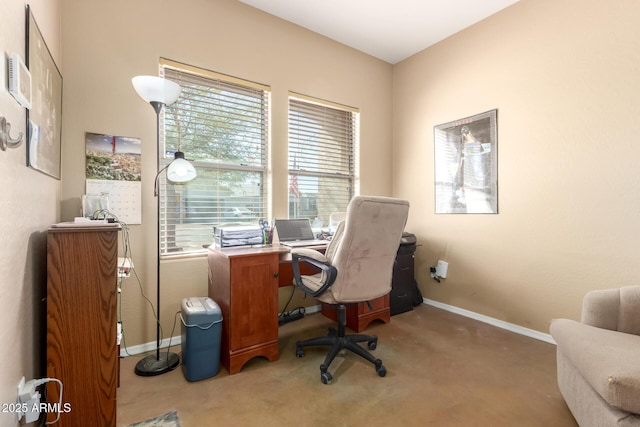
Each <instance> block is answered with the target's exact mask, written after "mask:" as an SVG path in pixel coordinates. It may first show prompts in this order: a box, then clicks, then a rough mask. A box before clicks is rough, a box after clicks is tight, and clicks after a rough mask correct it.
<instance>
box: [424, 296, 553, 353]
mask: <svg viewBox="0 0 640 427" xmlns="http://www.w3.org/2000/svg"><path fill="white" fill-rule="evenodd" d="M422 301H423V302H424V304H427V305H430V306H433V307H436V308H440V309H442V310H446V311H450V312H451V313H455V314H459V315H461V316H465V317H469V318H471V319H474V320H478V321H480V322H484V323H488V324H490V325H493V326H497V327H498V328H502V329H506V330H507V331H511V332H515V333H516V334H520V335H525V336H527V337H530V338H535V339H537V340H540V341H544V342H548V343H549V344H554V345H555V344H556V342H555V341H554V339H553V338H552V337H551V335H549V334H545V333H542V332H539V331H536V330H533V329H529V328H525V327H523V326H519V325H514V324H513V323H509V322H505V321H503V320H498V319H494V318H493V317H489V316H485V315H484V314H479V313H475V312H473V311H469V310H465V309H464V308H459V307H456V306H453V305H449V304H444V303H441V302H438V301H433V300H430V299H428V298H422Z"/></svg>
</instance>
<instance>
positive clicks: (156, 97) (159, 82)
mask: <svg viewBox="0 0 640 427" xmlns="http://www.w3.org/2000/svg"><path fill="white" fill-rule="evenodd" d="M131 83H132V84H133V88H134V89H135V90H136V92H137V93H138V95H140V98H142V99H144V100H145V101H147V102H159V103H161V104H164V105H171V104H173V103H174V102H176V101H177V100H178V97H179V96H180V90H181V89H180V85H179V84H177V83H175V82H172V81H171V80H167V79H163V78H162V77H157V76H136V77H134V78H132V79H131Z"/></svg>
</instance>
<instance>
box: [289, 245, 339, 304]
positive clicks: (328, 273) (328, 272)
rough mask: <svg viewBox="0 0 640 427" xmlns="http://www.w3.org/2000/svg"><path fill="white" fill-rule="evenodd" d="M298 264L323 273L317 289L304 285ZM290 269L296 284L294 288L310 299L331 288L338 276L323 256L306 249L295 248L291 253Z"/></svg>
mask: <svg viewBox="0 0 640 427" xmlns="http://www.w3.org/2000/svg"><path fill="white" fill-rule="evenodd" d="M300 262H306V263H308V264H311V265H313V266H314V267H317V268H319V269H320V271H322V272H323V273H324V274H323V277H324V282H323V283H322V285H321V286H320V287H319V288H318V289H311V288H309V287H308V286H306V285H305V284H304V281H303V280H302V275H301V274H300V265H299V263H300ZM291 267H292V270H293V279H294V281H295V283H296V286H297V287H299V288H300V289H302V290H303V291H304V293H306V294H307V295H310V296H312V297H316V296H318V295H320V294H321V293H323V292H324V291H325V290H326V289H327V288H328V287H329V286H331V285H332V284H333V282H334V281H335V280H336V277H337V274H338V271H337V270H336V268H335V267H334V266H332V265H331V264H329V260H328V259H327V257H325V256H324V254H322V253H320V252H318V251H314V250H313V249H307V248H297V249H294V250H292V251H291Z"/></svg>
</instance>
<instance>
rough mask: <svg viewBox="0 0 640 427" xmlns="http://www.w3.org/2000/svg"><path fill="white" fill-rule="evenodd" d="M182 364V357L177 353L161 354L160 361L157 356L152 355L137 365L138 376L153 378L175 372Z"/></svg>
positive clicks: (162, 352) (164, 352)
mask: <svg viewBox="0 0 640 427" xmlns="http://www.w3.org/2000/svg"><path fill="white" fill-rule="evenodd" d="M179 363H180V357H179V356H178V355H177V354H176V353H170V352H169V353H168V352H166V351H161V352H160V359H158V357H157V354H150V355H149V356H147V357H145V358H144V359H142V360H140V361H139V362H138V363H137V364H136V369H135V372H136V375H140V376H141V377H152V376H155V375H161V374H164V373H166V372H169V371H172V370H174V369H175V368H176V367H177V366H178V364H179Z"/></svg>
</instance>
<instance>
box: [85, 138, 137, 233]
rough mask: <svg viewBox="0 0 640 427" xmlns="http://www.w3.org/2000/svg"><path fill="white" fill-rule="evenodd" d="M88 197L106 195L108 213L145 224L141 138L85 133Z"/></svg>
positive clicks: (127, 220) (130, 221) (126, 222)
mask: <svg viewBox="0 0 640 427" xmlns="http://www.w3.org/2000/svg"><path fill="white" fill-rule="evenodd" d="M85 145H86V189H85V191H86V194H87V195H93V196H107V197H108V199H109V212H110V213H111V214H113V215H114V216H116V217H117V219H118V220H119V221H121V222H124V223H125V224H141V223H142V182H141V180H142V163H141V156H142V143H141V140H140V139H139V138H131V137H126V136H115V135H104V134H98V133H91V132H86V136H85Z"/></svg>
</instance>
